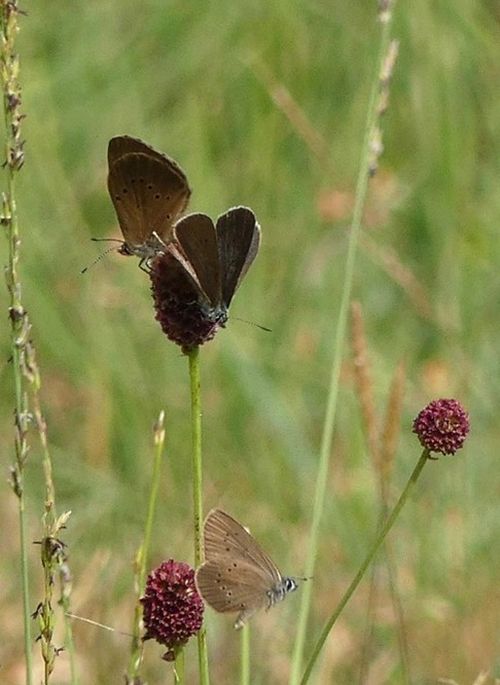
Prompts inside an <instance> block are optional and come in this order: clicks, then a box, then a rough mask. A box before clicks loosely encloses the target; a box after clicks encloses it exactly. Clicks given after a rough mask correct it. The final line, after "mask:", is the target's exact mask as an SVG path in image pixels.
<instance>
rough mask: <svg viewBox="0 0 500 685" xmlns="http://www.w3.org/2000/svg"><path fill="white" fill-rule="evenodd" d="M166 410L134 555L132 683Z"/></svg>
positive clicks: (156, 431)
mask: <svg viewBox="0 0 500 685" xmlns="http://www.w3.org/2000/svg"><path fill="white" fill-rule="evenodd" d="M164 421H165V412H164V411H161V412H160V415H159V417H158V421H157V422H156V425H155V427H154V458H153V473H152V476H151V488H150V491H149V502H148V513H147V517H146V523H145V525H144V537H143V540H142V543H141V545H140V546H139V549H138V550H137V554H136V557H135V592H136V603H135V609H134V619H133V620H134V622H133V626H132V644H131V649H130V660H129V665H128V670H127V676H128V679H129V682H134V679H135V678H137V677H138V675H139V669H140V666H141V662H142V648H143V642H142V638H141V632H142V606H141V603H140V598H141V595H142V593H143V590H144V585H145V583H146V570H147V563H148V557H149V550H150V547H151V537H152V531H153V521H154V515H155V511H156V502H157V499H158V491H159V488H160V477H161V463H162V455H163V445H164V443H165V429H164Z"/></svg>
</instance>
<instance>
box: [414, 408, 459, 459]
mask: <svg viewBox="0 0 500 685" xmlns="http://www.w3.org/2000/svg"><path fill="white" fill-rule="evenodd" d="M469 429H470V424H469V415H468V413H467V412H466V411H465V409H464V408H463V407H462V405H461V404H460V402H458V401H457V400H434V401H433V402H431V403H430V404H428V405H427V406H426V407H425V408H424V409H422V411H421V412H420V414H419V415H418V416H417V418H416V419H415V421H414V422H413V432H414V433H416V434H417V435H418V439H419V440H420V444H421V445H422V447H425V448H426V449H428V450H429V452H441V454H455V452H456V451H457V450H458V449H460V448H461V447H462V445H463V444H464V441H465V438H466V437H467V434H468V432H469Z"/></svg>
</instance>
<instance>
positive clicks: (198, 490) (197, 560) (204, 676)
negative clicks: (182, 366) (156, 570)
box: [188, 347, 210, 685]
mask: <svg viewBox="0 0 500 685" xmlns="http://www.w3.org/2000/svg"><path fill="white" fill-rule="evenodd" d="M188 359H189V380H190V386H191V435H192V470H193V522H194V565H195V567H196V568H198V567H199V566H200V564H202V563H203V541H202V525H203V488H202V475H203V470H202V455H201V392H200V350H199V348H198V347H195V348H193V349H192V350H191V351H190V352H189V353H188ZM198 666H199V672H200V685H209V682H210V676H209V673H208V650H207V634H206V631H205V628H204V626H203V627H202V628H201V630H200V631H199V633H198Z"/></svg>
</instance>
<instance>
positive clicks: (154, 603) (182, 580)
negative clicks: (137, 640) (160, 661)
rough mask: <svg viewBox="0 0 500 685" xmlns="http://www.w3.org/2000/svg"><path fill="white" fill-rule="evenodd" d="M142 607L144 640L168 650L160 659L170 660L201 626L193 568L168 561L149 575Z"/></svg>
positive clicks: (201, 614)
mask: <svg viewBox="0 0 500 685" xmlns="http://www.w3.org/2000/svg"><path fill="white" fill-rule="evenodd" d="M141 603H142V606H143V618H144V626H145V628H146V634H145V635H144V640H150V639H151V638H154V639H155V640H156V641H157V642H159V643H160V644H162V645H165V646H166V647H168V650H167V652H166V653H165V654H164V656H163V658H164V659H166V660H167V661H172V660H173V659H174V658H175V649H176V648H178V647H181V646H182V645H184V644H186V642H187V641H188V640H189V638H190V637H191V636H192V635H195V634H196V633H197V632H198V631H199V630H200V628H201V625H202V623H203V601H202V599H201V597H200V595H199V594H198V591H197V590H196V585H195V582H194V569H192V568H191V566H189V565H188V564H184V563H182V562H180V561H174V560H173V559H169V560H168V561H164V562H163V563H162V564H160V566H158V568H156V569H155V570H154V571H152V572H151V573H150V575H149V576H148V580H147V583H146V590H145V592H144V597H142V598H141Z"/></svg>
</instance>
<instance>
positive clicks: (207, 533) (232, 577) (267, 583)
mask: <svg viewBox="0 0 500 685" xmlns="http://www.w3.org/2000/svg"><path fill="white" fill-rule="evenodd" d="M203 534H204V548H205V563H203V564H202V565H201V566H200V568H199V569H198V570H197V571H196V586H197V588H198V591H199V593H200V595H201V596H202V597H203V599H204V600H205V602H206V603H207V604H209V605H210V606H211V607H212V608H213V609H215V611H219V612H221V613H234V612H238V617H237V619H236V622H235V624H234V627H235V628H237V629H238V628H241V627H242V626H243V625H244V623H245V622H246V621H247V620H248V619H249V618H250V617H251V616H252V615H253V614H254V613H255V612H256V611H258V610H259V609H264V608H265V609H269V608H270V607H272V606H273V605H274V604H276V602H280V601H281V600H283V599H284V598H285V597H286V595H287V594H288V593H290V592H293V591H294V590H296V589H297V580H296V579H295V578H291V577H288V576H282V575H281V573H280V571H279V569H278V567H277V566H276V564H275V563H274V561H273V560H272V559H271V558H270V557H269V555H268V554H266V552H264V550H263V549H262V548H261V547H260V545H259V544H258V543H257V541H256V540H255V539H254V538H253V537H252V535H250V533H248V532H247V531H246V530H245V528H243V526H242V525H241V524H240V523H238V521H236V520H235V519H234V518H233V517H232V516H230V515H229V514H226V512H224V511H221V510H220V509H212V511H211V512H210V513H209V514H208V516H207V518H206V520H205V525H204V531H203Z"/></svg>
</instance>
